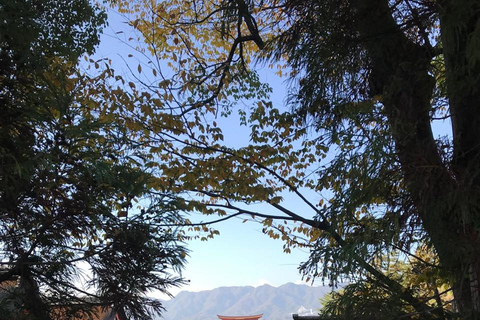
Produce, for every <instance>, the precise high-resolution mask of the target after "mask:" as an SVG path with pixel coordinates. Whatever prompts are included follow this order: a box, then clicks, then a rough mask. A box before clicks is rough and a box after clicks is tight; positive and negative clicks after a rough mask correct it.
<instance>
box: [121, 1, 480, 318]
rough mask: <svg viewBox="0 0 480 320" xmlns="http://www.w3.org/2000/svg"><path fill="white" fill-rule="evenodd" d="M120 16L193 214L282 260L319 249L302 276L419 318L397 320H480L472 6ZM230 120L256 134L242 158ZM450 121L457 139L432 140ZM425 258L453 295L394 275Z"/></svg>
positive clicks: (149, 118)
mask: <svg viewBox="0 0 480 320" xmlns="http://www.w3.org/2000/svg"><path fill="white" fill-rule="evenodd" d="M116 5H117V8H118V10H119V11H120V12H121V13H124V14H125V15H127V16H128V17H130V19H131V20H130V24H131V26H132V27H133V28H134V29H136V30H137V32H138V33H139V36H140V37H139V39H140V41H142V40H143V41H144V43H145V46H144V47H143V49H145V51H142V52H144V54H145V55H147V56H150V57H151V59H150V61H149V62H148V63H145V64H143V65H142V64H140V65H139V66H138V73H137V74H136V77H137V81H135V83H136V90H138V92H143V94H144V95H148V97H150V98H151V99H150V100H151V101H145V104H143V105H142V107H143V108H144V109H143V112H142V113H140V114H138V115H137V119H138V121H137V129H138V130H139V132H140V133H139V135H143V136H142V138H141V141H142V142H144V143H145V146H146V148H147V149H148V150H149V151H150V155H151V158H150V159H151V163H150V164H149V166H151V167H152V168H156V170H155V176H156V181H155V182H154V183H153V184H152V186H153V187H154V188H156V189H157V190H159V191H166V190H169V191H170V192H172V193H173V195H174V196H176V197H178V198H177V203H176V204H177V205H178V207H179V208H180V209H181V210H184V211H200V212H203V213H205V214H214V213H217V214H219V215H221V216H223V217H222V218H221V219H225V218H228V217H232V216H236V215H240V214H245V215H248V216H252V217H254V218H255V219H259V220H260V221H261V222H262V223H263V224H264V226H265V228H264V232H265V233H267V234H268V235H270V236H271V237H274V238H282V239H283V240H284V241H285V251H287V252H288V251H289V250H290V248H291V247H295V246H306V247H308V248H310V250H311V255H310V259H309V260H308V261H306V262H305V263H303V264H302V265H301V266H300V268H301V271H302V272H303V273H304V274H305V275H306V276H307V277H309V278H310V277H313V278H316V277H322V278H327V279H329V280H331V281H332V282H333V283H335V282H336V281H337V280H338V279H339V277H342V276H347V277H349V278H350V279H352V281H356V280H358V281H359V282H357V283H361V282H363V281H366V279H367V280H368V279H371V282H370V283H369V284H368V286H371V285H375V286H378V288H379V289H381V290H385V291H384V292H387V293H388V294H389V295H391V297H395V299H400V300H401V303H404V304H406V305H408V306H409V308H407V309H408V310H410V311H408V312H407V313H406V314H402V316H410V317H412V318H425V319H430V318H445V317H453V316H458V317H464V318H469V317H473V318H475V317H477V318H478V316H479V310H480V300H479V289H478V276H479V274H480V267H479V266H480V264H479V262H478V256H479V252H478V250H479V248H480V246H479V240H478V239H479V238H478V233H479V229H478V226H479V214H478V201H477V199H478V181H477V178H476V177H477V173H478V172H479V171H478V170H479V168H478V164H479V162H478V158H477V157H478V155H479V153H478V147H479V141H478V139H479V138H478V137H479V136H480V135H479V134H478V132H477V131H478V130H479V128H480V126H479V125H478V115H477V114H478V113H477V112H475V111H476V105H477V104H478V102H479V96H478V94H479V93H478V88H479V83H478V82H479V78H478V74H480V73H479V72H478V71H479V70H478V68H479V62H478V57H479V55H478V53H479V52H480V50H479V47H478V43H479V42H478V35H479V31H480V28H479V27H478V23H477V22H478V18H479V13H480V11H479V10H480V7H479V3H478V1H474V0H461V1H453V0H435V1H415V0H398V1H393V0H391V1H390V0H374V1H365V0H344V1H343V0H342V1H328V0H311V1H310V0H309V1H303V0H302V1H296V0H269V1H265V0H258V1H255V0H251V1H247V0H224V1H220V0H210V1H198V0H189V1H146V0H145V1H134V2H132V1H118V2H117V3H116ZM260 63H265V64H267V65H268V64H270V65H271V67H272V68H273V69H276V71H277V73H278V74H280V75H284V76H286V77H288V78H289V79H290V84H291V85H290V91H289V95H288V97H289V100H288V103H289V107H287V108H285V107H283V106H274V105H272V103H271V100H270V98H269V93H270V88H269V86H268V84H265V83H262V82H261V81H260V80H259V76H258V73H257V70H256V67H257V66H258V65H259V64H260ZM146 66H148V67H150V68H149V69H151V74H152V75H150V71H149V73H148V74H146V73H145V70H146V69H147V68H145V67H146ZM142 70H143V71H142ZM137 94H139V95H140V93H137ZM241 104H243V105H246V107H243V108H238V107H237V106H238V105H241ZM235 110H238V112H239V119H240V120H239V122H240V123H241V124H243V125H245V126H246V127H248V128H249V129H250V130H251V131H250V143H249V144H248V145H247V146H244V147H241V148H232V146H229V145H228V144H225V143H223V142H222V140H223V134H222V129H221V128H220V127H218V124H217V119H216V117H221V116H229V115H231V114H232V112H234V111H235ZM442 120H445V121H444V125H448V124H451V132H452V133H451V134H450V135H446V136H444V137H434V134H433V133H432V125H433V124H434V123H436V122H438V121H442ZM218 122H219V123H220V121H218ZM141 132H143V134H142V133H141ZM286 194H289V199H291V198H292V196H295V197H297V200H296V201H297V202H302V203H304V204H305V206H306V207H308V208H309V210H310V212H305V211H303V210H302V212H298V211H296V210H295V204H294V205H293V206H292V205H290V204H289V203H287V202H285V201H283V197H284V196H285V195H286ZM320 199H321V200H320ZM259 202H261V203H265V204H267V205H269V206H270V209H266V210H265V211H262V212H258V210H256V209H252V207H251V206H249V205H250V204H254V203H259ZM288 221H295V222H297V223H298V224H296V225H292V224H290V223H288ZM419 248H424V250H427V251H428V252H430V253H431V254H433V255H434V256H436V257H437V258H438V260H435V261H436V262H435V263H434V264H433V265H432V266H431V267H433V268H435V270H436V271H435V272H433V273H431V276H429V277H427V278H428V279H429V280H427V279H426V280H425V281H427V282H428V281H430V280H432V279H433V280H435V281H437V280H438V281H439V283H442V285H443V284H445V285H447V287H448V288H445V290H439V288H437V287H435V285H434V286H430V288H431V290H414V289H415V288H416V287H417V286H418V284H416V285H415V286H413V287H412V286H411V285H408V284H406V283H405V282H403V281H401V279H398V278H397V277H395V276H393V275H392V274H389V273H388V272H387V271H386V270H385V268H384V265H383V263H384V261H385V257H386V256H388V255H389V254H394V253H396V254H397V255H398V256H399V259H403V260H406V259H413V260H414V261H416V263H425V261H423V260H422V259H418V258H419V256H418V255H416V254H415V252H416V251H417V250H418V249H419ZM422 261H423V262H422ZM435 281H434V282H433V283H435ZM430 284H431V283H430ZM430 284H429V285H430ZM439 285H440V284H439ZM434 287H435V288H434ZM352 290H353V289H352ZM451 291H453V293H454V294H453V296H454V299H451V300H449V299H447V298H445V296H446V294H445V293H444V292H451ZM357 292H364V293H365V292H366V291H365V290H363V289H361V288H360V287H359V286H357ZM363 296H365V294H364V295H363ZM381 296H383V293H382V295H381ZM351 310H355V308H353V309H351ZM402 310H404V311H405V309H402ZM350 312H354V311H350ZM358 316H359V317H360V315H358ZM398 316H400V315H398ZM360 318H361V317H360Z"/></svg>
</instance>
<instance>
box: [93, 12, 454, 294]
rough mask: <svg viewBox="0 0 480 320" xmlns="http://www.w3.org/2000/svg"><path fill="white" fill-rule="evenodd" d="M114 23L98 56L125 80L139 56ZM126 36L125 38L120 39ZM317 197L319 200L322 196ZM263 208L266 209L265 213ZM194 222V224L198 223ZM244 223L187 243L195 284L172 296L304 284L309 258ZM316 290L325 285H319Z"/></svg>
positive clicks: (276, 85)
mask: <svg viewBox="0 0 480 320" xmlns="http://www.w3.org/2000/svg"><path fill="white" fill-rule="evenodd" d="M109 22H110V26H109V27H107V28H106V30H105V35H104V36H103V37H102V42H101V45H100V47H99V49H98V50H97V54H96V56H97V57H99V58H103V57H108V58H111V59H112V61H113V63H114V68H115V69H116V71H117V72H118V71H119V70H122V69H124V70H125V71H124V74H128V71H127V68H126V65H125V62H124V60H123V59H126V60H128V59H129V58H127V56H128V54H129V53H132V54H134V56H135V54H137V55H138V53H136V52H135V51H132V50H131V49H129V48H128V47H127V46H126V45H125V44H122V43H121V41H119V40H118V39H116V37H119V38H128V37H130V35H129V34H128V29H129V28H128V26H127V24H125V23H124V22H123V21H122V19H121V18H120V17H119V16H118V14H115V13H111V15H110V19H109ZM122 30H123V31H124V32H125V33H123V34H116V32H118V31H122ZM134 58H135V57H134ZM120 73H122V72H120ZM127 77H128V76H127ZM262 77H263V79H262V80H264V81H268V82H269V83H270V84H271V85H272V87H273V90H274V92H273V94H272V96H273V97H275V101H274V103H276V104H282V103H283V100H284V98H285V86H284V84H283V83H282V80H281V79H278V77H277V76H275V75H274V74H273V72H264V73H263V74H262ZM217 122H219V124H220V126H221V127H224V128H228V130H226V131H225V132H224V134H225V140H226V142H227V143H231V144H235V145H238V144H240V145H241V144H246V143H248V132H246V131H245V129H243V130H242V128H240V127H239V125H238V120H237V119H235V118H230V119H218V120H217ZM449 127H450V126H449V123H448V121H447V123H446V125H445V123H444V122H443V121H439V122H437V124H436V125H435V133H434V134H435V136H438V135H445V134H448V135H451V132H450V131H449ZM314 196H316V197H318V198H320V196H319V195H314ZM286 199H287V200H286V201H287V203H286V206H287V207H290V208H294V209H296V210H297V212H301V213H304V211H302V210H304V209H305V208H302V207H300V206H299V204H298V203H296V201H295V200H291V199H289V197H286ZM314 200H317V199H314ZM318 200H319V199H318ZM288 201H289V202H288ZM259 208H260V209H264V207H259ZM307 214H308V213H307ZM197 218H198V219H197V221H199V220H202V221H205V220H207V219H206V218H205V217H197ZM191 220H194V221H195V217H193V218H191ZM243 220H244V218H242V217H239V218H233V219H231V220H229V221H226V222H222V223H220V224H217V225H216V228H217V229H218V230H219V231H220V236H217V237H216V238H214V239H211V240H209V241H207V242H202V241H200V240H194V241H191V242H188V243H187V246H188V248H189V249H190V250H191V252H190V257H189V258H188V264H187V266H186V269H185V270H184V272H183V276H184V277H185V278H186V279H188V280H189V281H190V284H189V285H187V286H184V287H182V288H179V289H173V290H172V291H171V293H172V294H176V293H178V292H179V291H180V290H188V291H200V290H209V289H213V288H217V287H221V286H245V285H250V286H258V285H263V284H265V283H267V284H270V285H273V286H280V285H282V284H285V283H288V282H295V283H301V282H302V280H301V279H302V277H301V275H300V274H299V272H298V265H299V264H300V263H301V262H303V261H305V260H306V259H307V258H308V252H307V251H305V250H301V249H294V250H292V253H291V254H286V253H284V252H283V243H282V241H280V240H273V239H270V238H269V237H268V236H266V235H264V234H263V233H262V231H261V230H262V226H261V225H260V224H258V223H254V222H246V223H243ZM316 284H317V285H321V284H322V283H321V281H317V282H316Z"/></svg>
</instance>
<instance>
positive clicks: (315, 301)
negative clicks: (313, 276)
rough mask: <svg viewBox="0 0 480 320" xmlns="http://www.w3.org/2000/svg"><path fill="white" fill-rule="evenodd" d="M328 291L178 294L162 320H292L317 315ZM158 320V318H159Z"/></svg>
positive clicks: (292, 288)
mask: <svg viewBox="0 0 480 320" xmlns="http://www.w3.org/2000/svg"><path fill="white" fill-rule="evenodd" d="M330 290H331V288H329V287H311V286H307V285H296V284H293V283H287V284H285V285H283V286H280V287H278V288H276V287H272V286H270V285H263V286H260V287H256V288H255V287H221V288H217V289H214V290H209V291H200V292H188V291H182V292H180V293H179V294H178V295H177V296H176V297H175V298H174V299H172V300H169V301H165V302H164V306H165V308H166V310H167V311H166V312H165V313H164V314H163V319H164V320H215V319H218V318H217V314H221V315H231V316H234V315H252V314H259V313H263V317H262V318H261V320H292V313H306V312H310V310H311V311H312V312H314V313H315V312H316V310H318V308H320V306H321V305H320V298H322V297H323V296H324V295H325V294H326V293H327V292H329V291H330ZM159 319H161V318H159Z"/></svg>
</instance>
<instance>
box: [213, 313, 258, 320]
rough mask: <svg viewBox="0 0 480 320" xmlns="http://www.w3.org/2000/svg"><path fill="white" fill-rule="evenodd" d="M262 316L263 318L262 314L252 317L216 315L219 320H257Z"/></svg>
mask: <svg viewBox="0 0 480 320" xmlns="http://www.w3.org/2000/svg"><path fill="white" fill-rule="evenodd" d="M262 316H263V313H262V314H256V315H252V316H221V315H217V317H218V318H219V319H221V320H258V319H260V318H261V317H262Z"/></svg>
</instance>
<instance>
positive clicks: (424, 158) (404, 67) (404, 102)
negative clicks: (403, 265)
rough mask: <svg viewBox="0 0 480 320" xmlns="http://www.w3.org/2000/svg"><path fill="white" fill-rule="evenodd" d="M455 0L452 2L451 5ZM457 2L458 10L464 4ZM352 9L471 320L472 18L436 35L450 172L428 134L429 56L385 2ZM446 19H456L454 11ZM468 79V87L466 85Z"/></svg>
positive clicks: (474, 307)
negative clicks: (450, 140)
mask: <svg viewBox="0 0 480 320" xmlns="http://www.w3.org/2000/svg"><path fill="white" fill-rule="evenodd" d="M455 1H458V0H454V1H451V3H454V2H455ZM445 2H447V1H444V4H445ZM448 2H450V1H448ZM458 2H462V3H463V5H464V4H465V3H466V2H468V1H466V0H462V1H458ZM464 2H465V3H464ZM470 2H472V1H470ZM351 4H352V7H353V9H354V10H355V11H356V13H357V15H358V17H359V18H358V19H357V20H356V21H355V24H356V27H357V30H358V32H359V33H360V35H361V36H362V37H363V38H365V39H366V42H365V48H366V50H367V51H368V54H369V57H370V60H371V64H372V66H371V67H372V71H371V77H370V86H371V88H372V95H376V94H381V95H382V97H383V104H384V107H385V112H386V115H387V117H388V119H389V122H390V126H391V132H392V135H393V138H394V140H395V144H396V149H397V152H398V157H399V161H400V163H401V165H402V170H403V174H404V179H405V184H406V187H407V190H408V191H409V193H410V195H411V198H412V201H413V203H414V204H415V207H416V210H417V212H418V215H419V217H420V218H421V220H422V222H423V227H424V228H425V230H426V231H427V233H428V234H429V236H430V239H431V241H432V243H433V245H434V247H435V250H436V251H437V253H438V255H439V259H440V263H441V265H442V267H443V268H444V269H445V270H447V271H448V272H449V274H450V276H451V277H452V279H453V283H454V290H455V291H454V294H455V299H456V301H457V303H458V306H459V308H460V311H461V312H462V313H463V314H465V315H468V316H472V315H473V317H475V315H476V314H478V311H479V310H480V309H479V305H480V303H479V300H478V298H479V288H478V275H479V274H480V264H479V258H477V257H480V251H479V250H480V240H479V236H478V231H477V229H476V228H477V227H476V226H478V225H479V219H478V216H479V214H478V213H479V210H478V209H479V206H478V203H477V201H478V200H477V199H480V197H479V188H478V187H479V183H478V182H479V181H480V170H479V169H480V168H479V167H480V161H479V160H480V159H479V158H480V145H479V143H478V139H480V112H478V111H477V105H478V101H480V100H479V94H480V92H479V91H480V90H479V89H478V88H480V82H479V80H478V77H477V75H479V74H480V72H479V71H480V70H477V69H478V65H479V64H478V63H477V64H476V65H475V66H476V68H475V70H474V71H475V73H471V72H472V70H471V69H468V68H467V67H466V64H467V63H468V59H467V50H466V47H467V45H466V42H467V39H468V36H469V35H470V34H471V32H472V28H474V27H475V25H476V22H477V21H478V19H477V18H478V17H475V18H474V19H472V18H470V19H465V20H460V22H461V23H463V24H464V25H465V28H470V29H469V30H465V31H462V29H460V31H459V29H458V25H449V26H448V27H449V28H452V30H449V29H448V30H447V29H446V27H442V34H445V35H446V37H447V38H445V36H444V39H443V47H444V51H445V59H446V69H447V75H446V76H447V85H448V95H449V100H450V108H451V113H452V119H453V125H454V128H453V130H454V148H455V151H454V156H455V157H454V164H453V169H454V170H453V171H452V168H451V167H449V166H447V165H446V164H445V163H443V162H442V159H441V157H440V154H439V151H438V149H437V146H436V142H435V139H434V138H433V134H432V131H431V118H430V112H431V109H432V106H431V97H432V93H433V88H434V85H435V83H434V81H433V79H432V78H431V76H430V75H429V69H430V63H431V59H432V57H433V55H432V53H431V52H430V50H429V48H427V47H424V46H420V45H418V44H415V43H414V42H413V41H411V40H410V39H408V38H406V36H405V35H404V33H403V32H402V30H400V29H399V27H398V25H397V23H396V22H395V20H394V19H393V17H392V14H391V12H390V8H389V5H388V0H371V1H362V0H352V1H351ZM461 5H462V4H458V5H450V7H448V6H446V4H445V6H444V7H443V10H444V12H443V15H442V16H443V18H442V23H443V24H445V21H447V22H448V21H449V20H448V19H447V18H448V17H449V14H450V11H451V10H453V9H455V10H459V8H458V6H461ZM452 8H453V9H452ZM449 10H450V11H449ZM471 10H472V8H470V11H468V10H467V11H468V12H467V11H465V10H464V13H465V15H466V16H468V15H469V14H470V15H471ZM452 19H454V20H455V21H457V22H458V21H459V20H458V14H457V15H456V16H455V17H454V18H452ZM379 35H381V36H379ZM452 46H453V48H452ZM459 54H460V56H459ZM461 54H463V56H462V55H461ZM472 74H473V77H474V80H473V82H471V81H469V79H471V78H472ZM464 82H466V84H465V83H464ZM475 111H477V112H475Z"/></svg>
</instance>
